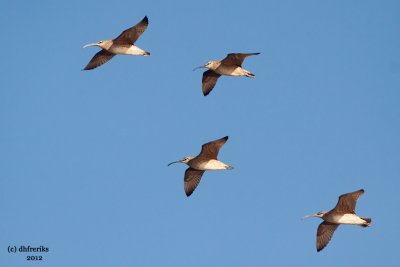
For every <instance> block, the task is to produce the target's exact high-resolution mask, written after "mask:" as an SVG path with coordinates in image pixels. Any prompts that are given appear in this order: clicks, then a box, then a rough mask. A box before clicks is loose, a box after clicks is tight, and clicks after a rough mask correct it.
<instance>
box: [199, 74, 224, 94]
mask: <svg viewBox="0 0 400 267" xmlns="http://www.w3.org/2000/svg"><path fill="white" fill-rule="evenodd" d="M220 76H221V75H220V74H218V73H216V72H215V71H213V70H207V71H205V72H204V73H203V80H202V83H203V86H202V89H203V95H204V96H206V95H208V94H209V93H210V92H211V90H212V89H213V88H214V86H215V84H217V80H218V78H219V77H220Z"/></svg>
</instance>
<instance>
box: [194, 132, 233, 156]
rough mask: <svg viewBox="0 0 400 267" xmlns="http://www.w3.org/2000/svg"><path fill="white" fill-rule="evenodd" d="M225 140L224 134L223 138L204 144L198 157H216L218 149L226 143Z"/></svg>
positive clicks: (226, 138)
mask: <svg viewBox="0 0 400 267" xmlns="http://www.w3.org/2000/svg"><path fill="white" fill-rule="evenodd" d="M227 140H228V136H225V137H223V138H220V139H217V140H214V141H211V142H208V143H206V144H204V145H203V146H202V147H201V152H200V154H199V156H198V157H204V158H207V159H217V157H218V152H219V150H220V149H221V147H222V146H223V145H224V144H225V143H226V141H227Z"/></svg>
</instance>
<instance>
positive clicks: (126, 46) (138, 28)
mask: <svg viewBox="0 0 400 267" xmlns="http://www.w3.org/2000/svg"><path fill="white" fill-rule="evenodd" d="M148 24H149V20H148V19H147V16H145V17H144V18H143V19H142V21H140V22H139V23H138V24H136V25H135V26H133V27H131V28H129V29H126V30H125V31H123V32H122V33H121V34H120V35H119V36H118V37H117V38H115V39H113V40H104V41H100V42H97V43H92V44H87V45H85V46H84V47H83V48H85V47H88V46H98V47H100V48H102V50H101V51H100V52H98V53H97V54H96V55H94V57H93V58H92V59H91V60H90V62H89V63H88V64H87V65H86V67H85V68H84V70H91V69H94V68H97V67H99V66H101V65H103V64H104V63H106V62H107V61H109V60H110V59H112V58H113V57H114V56H115V55H137V56H149V55H150V53H149V52H146V51H144V50H142V49H140V48H139V47H137V46H135V45H134V43H135V42H136V40H137V39H138V38H139V36H140V35H141V34H142V33H143V32H144V31H145V30H146V29H147V25H148Z"/></svg>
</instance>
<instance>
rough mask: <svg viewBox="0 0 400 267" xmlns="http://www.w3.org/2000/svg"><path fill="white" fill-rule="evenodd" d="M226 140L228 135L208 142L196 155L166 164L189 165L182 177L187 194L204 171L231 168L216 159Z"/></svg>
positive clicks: (197, 182) (190, 192) (191, 191)
mask: <svg viewBox="0 0 400 267" xmlns="http://www.w3.org/2000/svg"><path fill="white" fill-rule="evenodd" d="M227 140H228V136H225V137H223V138H221V139H218V140H215V141H211V142H208V143H206V144H204V145H203V146H202V149H201V152H200V154H199V155H198V156H196V157H185V158H183V159H182V160H178V161H174V162H171V163H170V164H168V166H169V165H171V164H173V163H177V162H181V163H185V164H187V165H188V166H189V168H188V169H186V171H185V177H184V189H185V193H186V195H187V196H190V195H191V194H192V193H193V191H194V190H195V189H196V187H197V185H198V184H199V183H200V180H201V177H202V176H203V174H204V172H205V171H213V170H231V169H233V167H232V166H229V165H227V164H225V163H223V162H221V161H219V160H217V156H218V152H219V150H220V148H221V147H222V146H223V145H224V144H225V143H226V141H227Z"/></svg>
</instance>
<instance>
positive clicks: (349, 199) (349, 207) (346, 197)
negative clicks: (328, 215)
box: [334, 189, 364, 214]
mask: <svg viewBox="0 0 400 267" xmlns="http://www.w3.org/2000/svg"><path fill="white" fill-rule="evenodd" d="M362 194H364V189H360V190H358V191H354V192H351V193H347V194H343V195H341V196H339V201H338V203H337V204H336V207H335V208H334V210H335V211H336V212H338V213H343V214H344V213H353V214H355V209H356V203H357V200H358V198H359V197H360V196H361V195H362Z"/></svg>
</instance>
